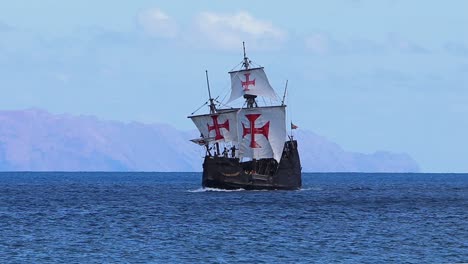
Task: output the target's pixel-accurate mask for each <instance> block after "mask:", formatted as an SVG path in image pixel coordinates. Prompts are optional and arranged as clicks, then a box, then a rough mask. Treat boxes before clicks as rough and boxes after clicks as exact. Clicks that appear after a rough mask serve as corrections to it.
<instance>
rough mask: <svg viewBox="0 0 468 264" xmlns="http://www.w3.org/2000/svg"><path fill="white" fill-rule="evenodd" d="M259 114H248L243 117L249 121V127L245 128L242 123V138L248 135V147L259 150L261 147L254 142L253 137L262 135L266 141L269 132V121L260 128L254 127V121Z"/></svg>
mask: <svg viewBox="0 0 468 264" xmlns="http://www.w3.org/2000/svg"><path fill="white" fill-rule="evenodd" d="M260 116H261V114H250V115H245V117H247V119H248V120H249V123H250V127H245V124H244V123H242V137H245V136H246V135H248V134H250V145H249V146H250V147H251V148H261V146H260V145H259V144H258V143H257V142H256V141H255V135H256V134H259V135H263V136H265V138H266V139H268V132H269V130H270V121H268V122H267V123H266V124H265V125H263V126H262V127H260V128H257V127H255V120H257V118H259V117H260Z"/></svg>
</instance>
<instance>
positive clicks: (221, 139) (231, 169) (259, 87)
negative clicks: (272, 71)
mask: <svg viewBox="0 0 468 264" xmlns="http://www.w3.org/2000/svg"><path fill="white" fill-rule="evenodd" d="M243 49H244V58H243V60H242V62H241V63H240V64H239V65H241V68H240V69H237V70H233V71H230V72H229V74H230V77H231V95H230V98H229V100H228V101H227V103H226V104H221V102H218V101H217V100H216V99H213V98H212V97H211V91H210V85H209V81H208V72H206V78H207V86H208V95H209V100H208V101H207V102H206V103H205V104H204V105H207V104H208V105H209V113H208V114H201V115H194V113H192V115H190V116H188V117H189V118H190V119H191V120H192V121H193V122H194V124H195V126H196V127H197V128H198V130H199V131H200V138H197V139H192V140H191V141H192V142H194V143H197V144H199V145H200V146H202V147H203V148H204V151H205V153H206V154H205V157H204V162H203V178H202V186H203V187H204V188H207V187H209V188H218V189H245V190H262V189H266V190H296V189H300V188H301V185H302V179H301V162H300V158H299V152H298V150H297V141H296V140H295V139H294V138H293V136H292V133H291V135H289V136H288V137H286V136H287V131H286V105H285V104H284V98H285V95H286V89H287V85H286V87H285V91H284V96H283V100H282V101H281V103H279V100H278V99H279V97H278V96H277V94H276V92H275V90H274V89H273V88H272V86H271V85H270V83H269V81H268V78H267V76H266V74H265V71H264V68H263V67H260V66H259V67H251V65H253V64H252V61H250V60H249V58H248V57H247V55H246V52H245V44H244V45H243ZM258 97H263V99H267V100H268V99H270V101H272V102H275V101H276V102H277V103H276V104H275V103H272V104H270V105H265V106H259V102H258V101H257V100H258ZM239 98H244V99H245V102H244V104H243V105H242V107H237V108H235V107H224V108H221V107H218V106H220V105H228V104H229V103H232V102H234V101H236V100H237V99H239ZM263 101H265V100H263ZM215 102H216V103H215ZM293 128H296V126H295V125H293V124H292V123H291V129H293ZM291 131H292V130H291Z"/></svg>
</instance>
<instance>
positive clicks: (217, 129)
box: [207, 115, 229, 140]
mask: <svg viewBox="0 0 468 264" xmlns="http://www.w3.org/2000/svg"><path fill="white" fill-rule="evenodd" d="M211 118H212V119H213V125H212V126H210V124H207V126H208V133H209V132H211V131H212V130H214V131H215V140H220V139H224V136H223V135H221V128H224V129H226V130H227V131H229V120H226V121H225V122H224V123H222V124H219V122H218V115H213V116H211Z"/></svg>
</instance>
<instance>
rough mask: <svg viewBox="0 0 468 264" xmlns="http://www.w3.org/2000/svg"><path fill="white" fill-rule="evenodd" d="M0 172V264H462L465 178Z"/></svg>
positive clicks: (467, 236)
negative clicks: (218, 181)
mask: <svg viewBox="0 0 468 264" xmlns="http://www.w3.org/2000/svg"><path fill="white" fill-rule="evenodd" d="M200 178H201V174H200V173H105V172H99V173H71V172H70V173H60V172H56V173H37V172H36V173H29V172H22V173H21V172H18V173H0V263H238V262H243V263H382V262H397V263H459V262H468V174H346V173H343V174H327V173H325V174H309V173H306V174H304V175H303V181H304V188H303V190H300V191H242V190H239V191H221V190H203V189H201V188H200Z"/></svg>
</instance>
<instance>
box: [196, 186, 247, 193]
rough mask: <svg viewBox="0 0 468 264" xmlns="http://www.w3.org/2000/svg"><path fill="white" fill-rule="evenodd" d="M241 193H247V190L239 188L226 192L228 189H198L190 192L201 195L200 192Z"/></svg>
mask: <svg viewBox="0 0 468 264" xmlns="http://www.w3.org/2000/svg"><path fill="white" fill-rule="evenodd" d="M241 191H245V189H242V188H239V189H234V190H226V189H218V188H210V187H206V188H198V189H195V190H188V192H191V193H199V192H241Z"/></svg>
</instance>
